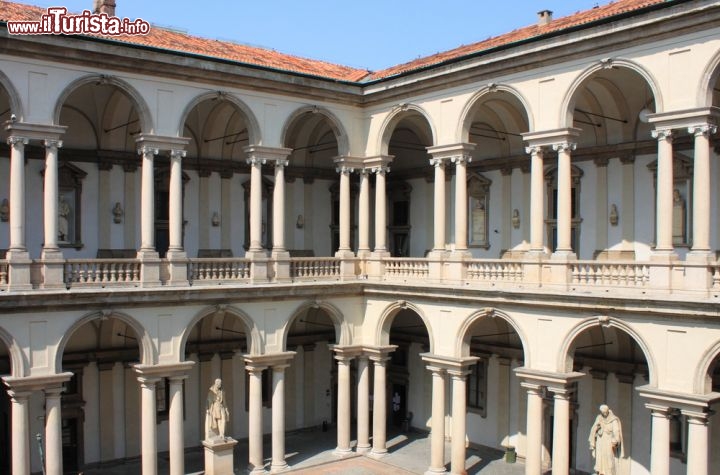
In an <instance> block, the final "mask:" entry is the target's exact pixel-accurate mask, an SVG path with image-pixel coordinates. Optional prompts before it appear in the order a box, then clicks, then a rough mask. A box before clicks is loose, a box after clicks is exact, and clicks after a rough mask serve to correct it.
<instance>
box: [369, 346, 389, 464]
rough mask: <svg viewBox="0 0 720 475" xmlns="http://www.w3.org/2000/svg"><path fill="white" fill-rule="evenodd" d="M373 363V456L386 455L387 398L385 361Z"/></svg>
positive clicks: (374, 361)
mask: <svg viewBox="0 0 720 475" xmlns="http://www.w3.org/2000/svg"><path fill="white" fill-rule="evenodd" d="M373 363H374V372H375V373H374V377H375V381H374V383H375V384H374V388H373V446H372V453H373V454H374V455H384V454H386V453H387V447H386V445H387V439H386V437H387V434H386V424H387V420H386V419H387V396H386V393H385V371H386V368H385V365H386V364H387V361H386V360H385V359H380V360H373Z"/></svg>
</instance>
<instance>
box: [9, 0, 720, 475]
mask: <svg viewBox="0 0 720 475" xmlns="http://www.w3.org/2000/svg"><path fill="white" fill-rule="evenodd" d="M97 3H98V5H97V8H98V11H104V12H106V13H108V14H110V15H111V16H112V15H113V14H114V2H111V1H105V2H104V1H99V2H97ZM44 13H45V10H44V9H42V8H38V7H34V6H29V5H23V4H18V3H12V2H7V1H2V2H0V121H2V122H3V127H2V131H0V142H1V143H2V145H0V248H1V249H2V251H1V253H2V255H1V256H0V257H2V259H1V260H0V374H2V375H3V377H2V380H3V382H4V389H3V390H2V391H0V475H6V474H7V475H9V474H12V475H28V474H30V473H40V472H41V471H42V470H43V469H44V470H45V473H47V474H48V475H59V474H62V473H76V472H78V471H82V470H84V469H86V468H87V467H96V466H102V465H103V464H112V463H115V462H118V461H123V460H133V459H137V460H139V461H140V466H141V471H142V475H154V474H156V473H157V472H158V454H167V457H168V458H169V471H170V473H171V474H172V475H181V474H184V473H185V465H184V464H185V453H186V451H187V450H191V449H194V448H198V447H200V446H201V440H202V439H203V438H204V434H205V404H206V395H207V392H208V388H209V387H210V386H211V385H212V384H213V382H214V381H215V380H216V379H217V378H221V379H222V383H223V389H224V391H225V398H226V400H227V404H228V409H229V414H230V419H229V420H228V422H227V428H226V432H227V434H228V435H231V436H232V437H234V438H236V439H240V440H243V441H246V444H247V459H248V461H249V464H250V467H249V470H250V471H251V472H252V473H262V472H264V471H270V472H280V471H283V470H286V469H287V468H288V466H289V464H292V460H288V459H287V457H286V450H285V440H286V435H287V434H289V433H293V432H296V431H301V430H306V429H313V428H315V429H317V428H322V427H332V428H333V430H336V431H337V446H336V449H335V453H336V456H337V457H338V458H342V457H345V456H350V455H352V454H356V453H361V454H367V455H368V456H370V457H378V458H382V457H386V456H388V455H387V454H388V437H389V434H391V433H393V432H394V431H396V430H405V431H408V430H413V431H418V432H421V433H422V432H425V433H427V434H429V435H428V439H429V442H428V444H429V445H428V446H429V450H428V452H427V454H426V457H427V460H426V461H425V465H426V467H427V471H428V473H453V474H462V473H465V470H466V462H467V448H468V447H486V448H491V449H498V450H503V451H506V452H508V454H510V455H512V454H516V455H517V457H518V458H519V460H520V461H521V462H523V463H524V466H525V473H526V474H527V475H539V474H541V473H545V471H551V473H552V474H553V475H568V474H570V473H592V472H593V469H594V460H593V457H592V454H591V451H590V449H589V445H588V436H589V435H590V432H591V427H592V426H593V421H594V420H595V418H596V416H597V414H598V408H599V406H600V405H601V404H607V405H608V406H609V407H610V408H611V409H612V411H613V412H614V414H615V415H616V416H617V417H618V418H619V420H620V421H621V422H622V456H621V457H619V458H618V461H617V474H619V475H642V474H652V475H676V474H688V475H712V474H714V475H719V474H720V450H717V448H718V447H720V419H718V417H720V416H717V415H713V414H714V412H715V411H716V410H717V404H716V401H718V400H719V399H720V364H718V362H719V361H720V320H719V315H718V309H719V308H720V262H719V261H718V249H720V187H718V186H717V184H718V183H720V162H719V161H718V155H719V154H720V146H719V144H720V142H718V139H717V124H718V120H720V1H718V0H666V1H663V0H617V1H616V2H614V3H610V4H607V5H600V6H598V7H596V8H593V9H591V10H588V11H584V12H579V13H576V14H574V15H571V16H568V17H565V18H555V19H554V18H553V17H552V12H549V11H543V12H540V14H539V16H538V21H537V24H534V25H530V26H527V27H525V28H521V29H518V30H515V31H513V32H510V33H507V34H504V35H501V36H498V37H496V38H491V39H489V40H486V41H482V42H479V43H473V44H469V45H465V46H462V47H459V48H456V49H454V50H450V51H447V52H443V53H439V54H437V55H434V56H430V57H425V58H420V59H417V60H414V61H411V62H409V63H406V64H401V65H398V66H394V67H391V68H388V69H386V70H382V71H366V70H362V69H357V68H350V67H345V66H340V65H334V64H329V63H325V62H322V61H316V60H309V59H304V58H298V57H294V56H290V55H286V54H282V53H278V52H275V51H270V50H265V49H262V48H257V47H250V46H244V45H239V44H235V43H229V42H222V41H215V40H209V39H203V38H197V37H193V36H190V35H188V34H185V33H181V32H178V31H174V30H170V29H164V28H160V27H155V26H153V27H152V28H151V29H150V31H149V33H148V34H147V35H136V36H119V37H110V36H102V35H70V36H68V35H65V36H63V35H11V34H9V33H8V25H9V24H11V23H12V22H15V21H33V20H38V19H39V18H40V16H41V15H42V14H44ZM36 434H40V444H41V447H42V449H43V454H44V458H43V459H42V461H41V458H40V457H39V456H38V447H37V441H36ZM264 436H266V437H265V438H264ZM446 441H449V444H450V445H449V448H448V449H446V447H445V443H446ZM391 450H392V449H391ZM510 455H509V456H510ZM163 456H164V455H163ZM267 459H269V460H270V462H267V463H266V460H267ZM448 460H449V461H450V463H449V464H448V463H447V461H448ZM42 464H44V466H43V465H42ZM241 468H244V467H241Z"/></svg>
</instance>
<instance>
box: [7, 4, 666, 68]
mask: <svg viewBox="0 0 720 475" xmlns="http://www.w3.org/2000/svg"><path fill="white" fill-rule="evenodd" d="M667 1H672V0H618V1H615V2H612V3H609V4H607V5H604V6H600V7H595V8H593V9H591V10H586V11H582V12H578V13H575V14H573V15H569V16H566V17H563V18H557V19H554V20H552V21H550V22H549V23H547V24H546V25H543V26H538V25H531V26H527V27H524V28H520V29H517V30H514V31H511V32H509V33H506V34H503V35H500V36H496V37H494V38H489V39H487V40H484V41H480V42H478V43H473V44H469V45H464V46H460V47H458V48H454V49H451V50H449V51H445V52H442V53H438V54H435V55H432V56H427V57H424V58H419V59H416V60H413V61H410V62H407V63H404V64H400V65H397V66H393V67H390V68H387V69H383V70H381V71H377V72H374V73H373V72H370V71H367V70H365V69H357V68H351V67H347V66H341V65H337V64H332V63H328V62H326V61H320V60H314V59H307V58H301V57H298V56H292V55H289V54H284V53H278V52H276V51H273V50H269V49H265V48H260V47H257V46H247V45H242V44H238V43H233V42H229V41H219V40H212V39H206V38H200V37H197V36H192V35H189V34H187V33H182V32H178V31H174V30H171V29H167V28H161V27H157V26H153V27H151V29H150V33H149V34H147V35H146V36H120V37H110V36H107V37H103V36H100V35H88V36H98V37H100V38H105V39H108V40H112V41H118V42H123V43H128V44H135V45H143V46H148V47H153V48H159V49H165V50H168V51H174V52H180V53H190V54H197V55H203V56H208V57H213V58H218V59H223V60H229V61H235V62H237V63H241V64H248V65H253V66H260V67H267V68H271V69H277V70H282V71H290V72H294V73H300V74H308V75H312V76H319V77H323V78H326V79H332V80H338V81H348V82H364V81H374V80H379V79H384V78H389V77H392V76H396V75H399V74H402V73H407V72H410V71H414V70H418V69H422V68H426V67H429V66H433V65H438V64H441V63H444V62H446V61H449V60H454V59H458V58H462V57H464V56H468V55H471V54H475V53H479V52H482V51H487V50H490V49H492V48H495V47H499V46H505V45H510V44H513V43H516V42H518V41H522V40H528V39H531V38H535V37H539V36H542V35H546V34H550V33H556V32H561V31H562V30H566V29H569V28H573V27H577V26H581V25H584V24H587V23H591V22H594V21H598V20H602V19H607V18H611V17H613V16H617V15H621V14H623V13H627V12H632V11H635V10H639V9H641V8H645V7H649V6H652V5H655V4H659V3H664V2H667ZM44 13H45V9H44V8H40V7H34V6H29V5H23V4H19V3H12V2H7V1H4V0H0V21H11V20H21V21H33V20H37V19H39V17H40V15H42V14H44Z"/></svg>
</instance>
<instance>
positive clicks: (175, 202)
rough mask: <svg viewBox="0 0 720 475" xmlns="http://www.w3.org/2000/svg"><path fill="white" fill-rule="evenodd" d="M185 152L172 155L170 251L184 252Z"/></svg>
mask: <svg viewBox="0 0 720 475" xmlns="http://www.w3.org/2000/svg"><path fill="white" fill-rule="evenodd" d="M184 156H185V152H184V151H181V150H173V151H172V152H171V153H170V190H169V195H170V196H169V200H170V203H169V209H170V213H169V215H170V216H169V218H170V223H169V227H170V229H169V231H170V243H169V250H170V251H182V249H183V245H182V221H183V217H182V210H183V195H182V158H183V157H184Z"/></svg>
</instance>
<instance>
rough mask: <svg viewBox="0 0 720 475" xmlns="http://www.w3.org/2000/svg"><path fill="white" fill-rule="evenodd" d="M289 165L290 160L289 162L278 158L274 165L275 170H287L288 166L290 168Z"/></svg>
mask: <svg viewBox="0 0 720 475" xmlns="http://www.w3.org/2000/svg"><path fill="white" fill-rule="evenodd" d="M289 163H290V160H288V159H280V158H278V159H276V160H274V161H273V165H274V166H275V168H285V167H286V166H288V164H289Z"/></svg>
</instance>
